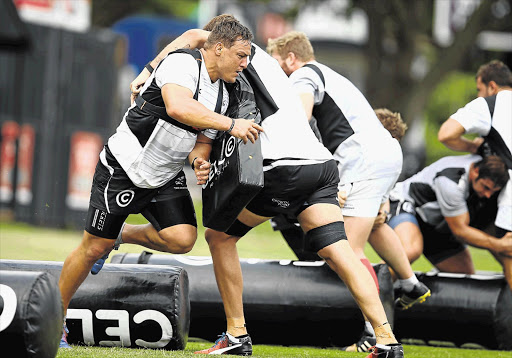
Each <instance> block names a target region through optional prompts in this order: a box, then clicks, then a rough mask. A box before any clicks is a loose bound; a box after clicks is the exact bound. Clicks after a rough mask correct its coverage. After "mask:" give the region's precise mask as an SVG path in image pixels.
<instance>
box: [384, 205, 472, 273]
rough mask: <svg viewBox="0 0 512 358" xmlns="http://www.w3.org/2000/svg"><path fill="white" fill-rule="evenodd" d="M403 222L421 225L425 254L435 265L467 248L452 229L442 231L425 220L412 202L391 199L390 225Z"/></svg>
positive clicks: (394, 225)
mask: <svg viewBox="0 0 512 358" xmlns="http://www.w3.org/2000/svg"><path fill="white" fill-rule="evenodd" d="M403 222H410V223H412V224H414V225H416V226H418V227H419V229H420V231H421V234H422V236H423V255H425V257H426V258H427V259H428V260H429V261H430V262H431V263H432V264H433V265H436V264H438V263H440V262H442V261H444V260H446V259H447V258H450V257H452V256H454V255H456V254H458V253H460V252H462V251H464V250H465V249H466V244H464V243H462V242H460V241H459V240H457V239H456V238H455V236H454V235H453V234H452V232H451V231H447V232H446V231H440V230H439V229H436V228H435V227H434V226H432V225H430V224H427V223H426V222H424V221H423V220H422V219H421V218H420V217H419V216H418V214H417V213H416V210H415V209H414V205H413V204H412V203H410V202H408V201H401V202H399V201H390V220H389V225H390V226H391V227H392V228H393V229H394V228H395V227H396V226H398V225H399V224H401V223H403ZM446 225H448V224H446Z"/></svg>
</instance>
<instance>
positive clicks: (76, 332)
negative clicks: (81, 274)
mask: <svg viewBox="0 0 512 358" xmlns="http://www.w3.org/2000/svg"><path fill="white" fill-rule="evenodd" d="M0 269H1V270H9V271H43V272H47V273H49V274H50V275H51V276H53V277H54V278H57V279H58V277H59V276H60V272H61V270H62V262H53V261H17V260H0ZM12 273H14V272H12ZM188 287H189V286H188V276H187V273H186V271H185V270H184V269H183V268H181V267H176V266H167V267H162V266H153V265H112V264H105V266H104V267H103V269H102V270H101V272H100V273H99V274H98V275H89V276H87V278H86V280H85V281H84V283H83V284H82V285H81V286H80V287H79V289H78V290H77V292H76V294H75V295H74V296H73V299H72V300H71V302H70V305H69V309H68V312H67V317H66V325H67V327H68V329H69V334H68V337H67V339H68V342H69V343H70V344H87V345H99V346H107V347H112V346H123V347H135V348H138V347H143V348H156V349H167V350H181V349H184V348H185V346H186V344H187V340H188V332H189V326H190V301H189V297H188ZM56 301H58V302H60V294H59V295H58V298H56ZM58 318H59V319H60V321H59V324H58V328H57V336H56V338H55V344H58V342H59V339H60V337H61V334H62V315H61V316H60V317H58Z"/></svg>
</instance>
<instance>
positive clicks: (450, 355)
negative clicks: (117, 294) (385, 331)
mask: <svg viewBox="0 0 512 358" xmlns="http://www.w3.org/2000/svg"><path fill="white" fill-rule="evenodd" d="M209 346H210V343H206V342H189V343H188V344H187V347H186V349H185V350H184V351H172V352H169V351H162V350H149V349H131V348H103V347H77V346H73V349H70V350H59V353H58V354H57V358H100V357H102V358H103V357H108V358H128V357H130V358H139V357H145V358H160V357H166V358H170V357H172V358H188V357H190V358H192V357H195V358H197V357H198V356H197V355H196V354H194V353H193V352H194V351H196V350H199V349H204V348H208V347H209ZM404 350H405V354H406V355H405V356H406V357H407V358H510V357H512V352H503V351H484V350H473V349H458V348H437V347H427V346H412V345H406V346H405V347H404ZM366 355H367V353H349V352H342V351H340V350H337V349H333V348H328V349H320V348H311V347H281V346H267V345H259V344H257V345H255V346H254V348H253V357H255V358H276V357H277V358H334V357H339V358H344V357H347V358H348V357H355V358H358V357H360V358H364V357H366Z"/></svg>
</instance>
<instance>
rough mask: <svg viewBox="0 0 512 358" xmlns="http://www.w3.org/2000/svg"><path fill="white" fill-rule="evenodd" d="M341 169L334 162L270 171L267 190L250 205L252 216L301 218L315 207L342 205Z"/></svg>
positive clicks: (268, 172) (248, 208) (267, 176)
mask: <svg viewBox="0 0 512 358" xmlns="http://www.w3.org/2000/svg"><path fill="white" fill-rule="evenodd" d="M339 181H340V178H339V174H338V167H337V165H336V162H335V161H334V160H329V161H327V162H325V163H320V164H310V165H296V166H290V165H282V166H277V167H275V168H273V169H270V170H267V171H266V172H265V176H264V183H265V186H264V187H263V189H262V190H261V191H260V192H259V193H258V195H256V197H255V198H254V199H253V200H251V202H250V203H249V204H248V205H247V207H246V208H247V210H249V211H250V212H252V213H254V214H256V215H260V216H266V217H273V216H276V215H278V214H292V215H294V216H298V215H299V214H300V213H301V212H302V211H303V210H305V209H307V208H308V207H310V206H311V205H313V204H319V203H328V204H334V205H338V206H339V204H338V183H339Z"/></svg>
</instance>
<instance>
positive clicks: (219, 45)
mask: <svg viewBox="0 0 512 358" xmlns="http://www.w3.org/2000/svg"><path fill="white" fill-rule="evenodd" d="M223 48H224V45H222V42H217V43H216V44H215V54H216V55H217V56H220V54H221V53H222V49H223Z"/></svg>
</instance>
